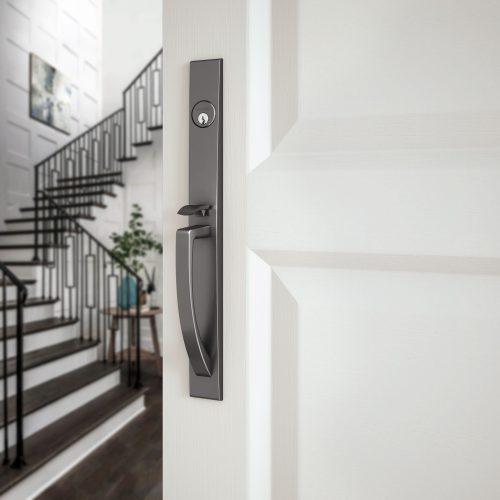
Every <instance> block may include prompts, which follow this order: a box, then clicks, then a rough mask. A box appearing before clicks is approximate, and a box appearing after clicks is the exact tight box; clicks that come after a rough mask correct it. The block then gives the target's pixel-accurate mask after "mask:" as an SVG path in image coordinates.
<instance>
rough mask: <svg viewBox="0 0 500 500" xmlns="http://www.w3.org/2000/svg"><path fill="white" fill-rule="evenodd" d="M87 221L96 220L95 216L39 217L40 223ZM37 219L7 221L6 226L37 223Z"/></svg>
mask: <svg viewBox="0 0 500 500" xmlns="http://www.w3.org/2000/svg"><path fill="white" fill-rule="evenodd" d="M72 218H73V219H87V220H95V217H94V216H93V215H85V214H74V215H73V214H71V216H66V215H57V216H54V217H38V221H39V222H44V221H51V220H52V221H53V220H67V219H72ZM35 221H36V219H35V218H34V217H20V218H18V219H5V223H6V224H26V223H28V222H35Z"/></svg>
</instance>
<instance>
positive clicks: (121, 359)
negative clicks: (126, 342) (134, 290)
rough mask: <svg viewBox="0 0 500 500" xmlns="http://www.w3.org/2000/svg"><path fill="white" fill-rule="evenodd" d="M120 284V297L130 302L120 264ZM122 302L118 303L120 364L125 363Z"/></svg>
mask: <svg viewBox="0 0 500 500" xmlns="http://www.w3.org/2000/svg"><path fill="white" fill-rule="evenodd" d="M120 285H121V288H120V292H119V294H121V295H122V296H121V297H120V299H121V300H122V301H123V302H124V303H125V304H126V303H128V298H125V297H127V295H125V297H124V296H123V293H124V292H123V290H124V289H125V292H126V293H127V294H128V287H124V286H123V267H122V266H120ZM119 304H120V303H119V302H118V303H117V304H116V307H118V308H119V311H120V364H123V333H124V332H123V329H124V327H123V322H124V310H123V309H122V308H121V307H120V305H119Z"/></svg>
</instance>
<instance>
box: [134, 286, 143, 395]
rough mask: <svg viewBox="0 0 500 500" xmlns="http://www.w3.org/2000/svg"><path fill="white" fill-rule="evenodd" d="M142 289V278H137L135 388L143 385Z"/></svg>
mask: <svg viewBox="0 0 500 500" xmlns="http://www.w3.org/2000/svg"><path fill="white" fill-rule="evenodd" d="M141 290H142V280H140V279H138V280H137V305H136V320H135V349H136V351H135V356H136V360H135V388H136V389H138V388H139V387H141V299H140V297H141Z"/></svg>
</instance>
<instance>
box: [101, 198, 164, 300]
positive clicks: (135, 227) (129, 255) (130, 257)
mask: <svg viewBox="0 0 500 500" xmlns="http://www.w3.org/2000/svg"><path fill="white" fill-rule="evenodd" d="M143 219H144V214H143V213H142V207H141V206H140V205H138V204H137V203H135V204H134V205H132V213H131V214H130V220H129V222H128V226H127V229H126V230H125V231H124V232H123V233H121V234H117V233H113V234H112V235H111V241H112V242H113V245H114V246H113V249H112V252H113V255H115V256H116V257H117V258H118V259H120V260H121V261H123V262H124V263H125V264H127V265H128V266H129V267H130V268H131V269H132V271H134V272H135V273H136V274H139V273H140V272H141V270H142V269H144V263H143V261H142V259H143V258H144V257H146V255H147V253H148V252H150V251H156V252H158V253H159V254H161V253H162V252H163V245H162V243H161V241H160V240H159V239H158V238H156V237H155V236H154V235H153V233H152V232H148V231H146V230H145V229H144V224H143ZM146 274H147V273H146ZM148 281H149V283H151V280H150V279H149V278H148ZM148 288H151V287H150V284H148ZM153 291H154V284H153ZM137 295H138V294H137V283H136V280H135V278H134V277H133V276H129V275H127V276H126V277H125V278H123V280H122V282H121V283H120V286H119V288H118V306H119V307H120V308H122V309H130V307H131V306H136V305H138V304H139V305H143V303H145V297H146V291H143V292H141V297H138V296H137Z"/></svg>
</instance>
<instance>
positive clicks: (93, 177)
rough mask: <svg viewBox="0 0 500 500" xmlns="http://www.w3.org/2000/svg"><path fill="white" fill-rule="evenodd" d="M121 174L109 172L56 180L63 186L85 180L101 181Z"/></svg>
mask: <svg viewBox="0 0 500 500" xmlns="http://www.w3.org/2000/svg"><path fill="white" fill-rule="evenodd" d="M121 175H122V173H121V172H109V173H107V174H93V175H80V176H77V177H65V178H63V179H57V182H58V183H59V184H65V183H67V182H75V181H82V180H86V179H102V178H108V177H121Z"/></svg>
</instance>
